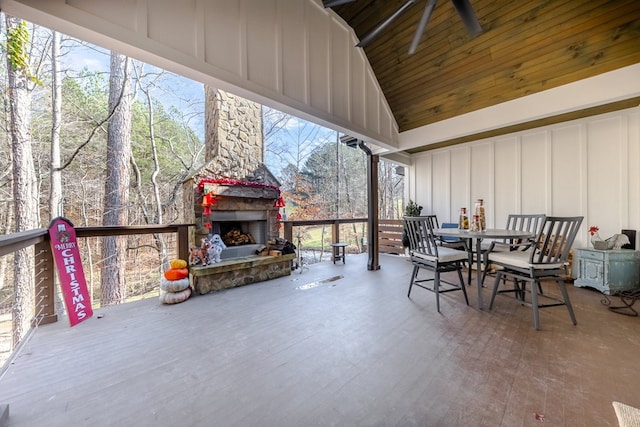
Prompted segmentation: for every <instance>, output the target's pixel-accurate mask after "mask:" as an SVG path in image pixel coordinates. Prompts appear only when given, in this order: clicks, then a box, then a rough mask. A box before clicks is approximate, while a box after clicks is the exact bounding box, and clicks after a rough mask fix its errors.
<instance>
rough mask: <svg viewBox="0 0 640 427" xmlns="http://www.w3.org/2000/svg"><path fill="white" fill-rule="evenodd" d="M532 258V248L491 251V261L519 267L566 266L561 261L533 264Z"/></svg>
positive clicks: (542, 268) (539, 268)
mask: <svg viewBox="0 0 640 427" xmlns="http://www.w3.org/2000/svg"><path fill="white" fill-rule="evenodd" d="M530 258H531V249H530V250H527V251H510V252H491V253H489V261H491V262H494V263H496V264H502V265H506V266H509V265H512V266H514V267H517V268H534V269H538V270H551V269H556V268H562V267H564V264H563V263H561V262H554V263H548V264H532V263H530V262H529V259H530Z"/></svg>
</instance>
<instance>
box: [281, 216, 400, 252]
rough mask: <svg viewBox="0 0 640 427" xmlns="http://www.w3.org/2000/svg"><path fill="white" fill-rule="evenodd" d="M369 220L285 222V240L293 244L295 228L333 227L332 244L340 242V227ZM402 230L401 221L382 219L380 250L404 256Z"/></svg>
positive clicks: (380, 222)
mask: <svg viewBox="0 0 640 427" xmlns="http://www.w3.org/2000/svg"><path fill="white" fill-rule="evenodd" d="M367 220H368V219H367V218H340V219H318V220H300V221H283V222H282V224H283V225H284V238H285V239H286V240H288V241H290V242H293V241H294V240H293V227H300V226H321V225H331V242H332V243H335V242H339V241H340V225H341V224H351V223H360V222H367ZM402 230H403V224H402V220H400V219H397V220H395V219H381V220H380V221H379V226H378V242H379V247H378V250H379V252H381V253H387V254H396V255H402V254H404V248H403V247H402Z"/></svg>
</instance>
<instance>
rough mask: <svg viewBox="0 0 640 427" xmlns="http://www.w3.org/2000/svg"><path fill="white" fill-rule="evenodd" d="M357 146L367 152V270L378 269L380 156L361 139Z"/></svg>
mask: <svg viewBox="0 0 640 427" xmlns="http://www.w3.org/2000/svg"><path fill="white" fill-rule="evenodd" d="M358 147H360V149H361V150H362V151H364V152H365V153H366V154H367V210H368V221H367V245H368V249H367V251H368V253H369V261H368V262H367V270H380V256H379V253H378V248H379V245H378V223H379V221H378V163H379V162H380V157H379V156H378V155H374V154H372V153H371V150H370V149H369V147H367V146H366V145H365V143H364V142H363V141H359V142H358Z"/></svg>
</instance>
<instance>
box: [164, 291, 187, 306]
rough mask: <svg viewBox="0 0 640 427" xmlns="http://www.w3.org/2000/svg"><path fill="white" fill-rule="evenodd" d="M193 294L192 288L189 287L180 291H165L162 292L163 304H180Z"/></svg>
mask: <svg viewBox="0 0 640 427" xmlns="http://www.w3.org/2000/svg"><path fill="white" fill-rule="evenodd" d="M190 296H191V288H187V289H185V290H183V291H180V292H164V293H162V294H160V302H161V303H162V304H178V303H180V302H182V301H186V300H187V299H188V298H189V297H190Z"/></svg>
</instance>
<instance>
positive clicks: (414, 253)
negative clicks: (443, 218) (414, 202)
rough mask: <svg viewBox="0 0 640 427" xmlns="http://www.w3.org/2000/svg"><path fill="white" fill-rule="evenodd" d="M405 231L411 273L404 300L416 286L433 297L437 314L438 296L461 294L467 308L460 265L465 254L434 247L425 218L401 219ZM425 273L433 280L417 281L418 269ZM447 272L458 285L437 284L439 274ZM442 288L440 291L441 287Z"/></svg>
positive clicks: (431, 229) (438, 307) (465, 258)
mask: <svg viewBox="0 0 640 427" xmlns="http://www.w3.org/2000/svg"><path fill="white" fill-rule="evenodd" d="M404 225H405V230H406V231H407V235H408V237H409V254H410V256H411V263H412V264H413V272H412V274H411V282H410V283H409V292H408V293H407V297H409V298H410V297H411V289H412V288H413V286H414V285H415V286H419V287H421V288H423V289H426V290H428V291H431V292H434V293H435V294H436V307H437V309H438V313H439V312H440V294H441V293H444V292H451V291H462V293H463V294H464V299H465V302H466V303H467V305H469V299H468V297H467V291H466V289H465V286H464V279H463V278H462V264H463V263H464V262H466V261H467V256H468V255H467V252H466V251H460V250H457V249H452V248H448V247H444V246H440V245H439V244H437V241H436V237H435V236H434V235H433V229H434V224H433V221H432V220H430V219H429V218H427V217H405V218H404ZM421 268H422V269H426V270H429V271H431V272H433V277H432V278H429V279H418V273H419V271H420V269H421ZM450 271H456V272H457V273H458V278H459V279H460V285H459V286H458V285H455V284H453V283H450V282H447V281H445V280H441V278H440V274H441V273H445V272H450ZM430 281H432V282H433V287H429V286H427V285H425V284H424V283H425V282H430ZM443 284H444V285H445V286H444V287H441V285H443Z"/></svg>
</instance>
